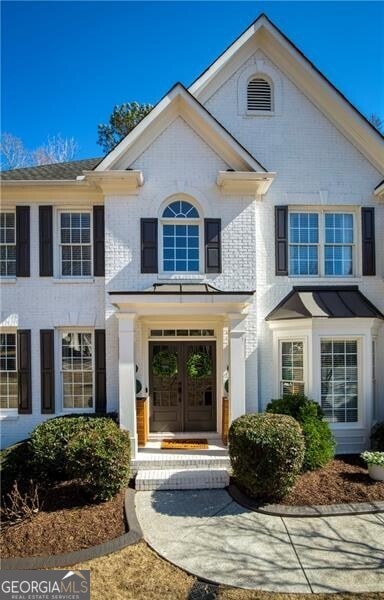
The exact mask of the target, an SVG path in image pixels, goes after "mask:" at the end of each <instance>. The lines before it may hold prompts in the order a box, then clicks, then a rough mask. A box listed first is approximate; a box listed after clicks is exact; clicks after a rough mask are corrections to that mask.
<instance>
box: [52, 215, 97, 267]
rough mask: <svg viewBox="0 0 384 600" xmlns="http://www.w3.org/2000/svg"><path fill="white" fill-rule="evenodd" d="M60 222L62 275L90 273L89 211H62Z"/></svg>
mask: <svg viewBox="0 0 384 600" xmlns="http://www.w3.org/2000/svg"><path fill="white" fill-rule="evenodd" d="M60 224H61V243H62V244H63V245H62V246H61V264H62V275H64V276H72V277H83V276H89V275H91V215H90V213H89V212H84V213H62V214H61V221H60Z"/></svg>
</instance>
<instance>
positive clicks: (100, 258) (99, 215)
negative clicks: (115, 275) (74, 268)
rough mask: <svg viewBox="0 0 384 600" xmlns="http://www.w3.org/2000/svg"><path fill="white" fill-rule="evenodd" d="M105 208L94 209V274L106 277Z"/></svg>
mask: <svg viewBox="0 0 384 600" xmlns="http://www.w3.org/2000/svg"><path fill="white" fill-rule="evenodd" d="M104 255H105V249H104V206H94V207H93V274H94V276H95V277H104V275H105V262H104Z"/></svg>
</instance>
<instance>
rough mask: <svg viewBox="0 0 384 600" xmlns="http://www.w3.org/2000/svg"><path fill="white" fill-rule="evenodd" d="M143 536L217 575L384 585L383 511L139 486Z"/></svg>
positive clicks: (186, 565) (334, 588)
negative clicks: (299, 514)
mask: <svg viewBox="0 0 384 600" xmlns="http://www.w3.org/2000/svg"><path fill="white" fill-rule="evenodd" d="M135 499H136V511H137V517H138V519H139V522H140V525H141V528H142V530H143V533H144V538H145V539H146V541H147V542H148V543H149V544H150V546H152V548H154V550H156V551H157V552H158V553H159V554H160V555H161V556H163V557H164V558H166V559H167V560H169V561H170V562H172V563H174V564H175V565H178V566H179V567H181V568H182V569H185V570H186V571H188V572H190V573H192V574H194V575H196V576H197V577H200V578H201V579H206V580H210V581H214V582H216V583H221V584H226V585H232V586H236V587H243V588H255V589H259V590H266V591H272V592H286V593H288V592H292V593H293V592H302V593H305V592H307V593H310V592H322V593H324V592H347V591H348V592H356V593H362V592H378V591H384V513H380V514H369V515H352V516H331V517H316V518H292V517H277V516H270V515H265V514H260V513H256V512H252V511H250V510H248V509H246V508H243V507H242V506H240V505H239V504H237V503H236V502H235V501H234V500H233V499H232V498H231V497H230V496H229V495H228V494H227V492H226V491H225V490H198V491H192V490H191V491H190V490H188V491H154V492H139V493H137V494H136V496H135Z"/></svg>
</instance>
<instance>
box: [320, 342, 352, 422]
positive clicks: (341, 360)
mask: <svg viewBox="0 0 384 600" xmlns="http://www.w3.org/2000/svg"><path fill="white" fill-rule="evenodd" d="M347 352H348V354H347ZM347 357H348V358H349V361H350V363H351V364H353V366H347V364H346V363H347ZM321 365H322V368H321V406H322V408H323V410H324V413H325V415H326V418H327V419H328V420H329V421H331V422H334V423H346V422H355V421H357V420H358V413H357V406H358V379H357V378H358V373H357V342H356V341H341V340H322V341H321Z"/></svg>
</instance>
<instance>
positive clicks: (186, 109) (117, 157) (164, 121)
mask: <svg viewBox="0 0 384 600" xmlns="http://www.w3.org/2000/svg"><path fill="white" fill-rule="evenodd" d="M179 116H181V117H182V118H183V119H184V120H185V121H186V122H187V123H188V124H189V125H190V126H191V127H192V129H193V130H194V131H195V132H196V133H197V134H198V135H199V136H200V137H201V138H202V139H203V140H204V141H205V142H206V143H207V144H208V145H209V146H210V147H211V148H212V149H213V150H214V151H215V152H216V153H217V154H218V155H219V156H220V157H221V158H222V159H223V160H224V161H225V162H226V163H227V164H228V165H229V166H230V167H231V168H233V169H235V170H237V171H257V172H260V171H261V172H266V169H265V168H264V167H263V165H261V164H260V163H259V162H258V161H257V160H256V159H255V158H254V157H253V156H252V155H251V154H250V153H249V152H248V151H247V150H246V149H245V148H244V147H243V146H242V145H241V144H240V143H239V142H238V141H237V140H236V139H235V138H234V137H233V136H232V135H231V134H230V133H229V132H228V131H227V130H226V129H225V128H224V127H223V126H222V125H221V124H220V123H219V122H218V121H217V120H216V119H215V118H214V117H213V116H212V115H211V114H210V113H209V112H208V111H207V110H206V109H205V108H204V107H203V106H202V105H201V104H200V103H199V102H198V101H197V100H196V99H195V98H194V97H193V96H192V95H191V94H190V93H189V92H188V91H187V90H186V89H185V87H184V86H183V85H182V84H180V83H178V84H176V85H175V86H174V87H173V88H172V89H171V90H170V91H169V92H168V93H167V95H166V96H164V98H163V99H162V100H160V102H159V103H158V104H157V105H156V106H155V107H154V108H153V109H152V110H151V112H150V113H149V114H148V115H147V116H146V117H145V118H144V119H143V120H142V121H141V122H140V123H139V124H138V125H137V126H136V127H135V128H134V129H133V130H132V131H131V132H130V133H129V134H128V135H127V136H126V137H125V138H124V139H123V140H122V141H121V142H120V143H119V144H118V145H117V146H116V147H115V148H114V149H113V150H112V151H111V152H110V153H109V154H107V156H106V157H105V158H104V160H102V161H101V163H100V164H99V165H98V166H97V167H96V168H95V170H94V173H99V172H105V171H109V170H112V171H113V170H122V169H124V168H125V169H126V168H127V167H129V166H130V165H131V164H132V163H133V162H134V161H135V160H136V159H137V158H138V156H140V154H142V152H143V151H144V150H146V149H147V148H148V147H149V145H150V144H151V143H152V142H153V140H154V139H156V137H158V136H159V135H160V134H161V133H162V131H164V130H165V129H166V128H167V127H168V126H169V125H170V124H171V123H172V122H173V121H174V120H175V119H176V118H177V117H179Z"/></svg>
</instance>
